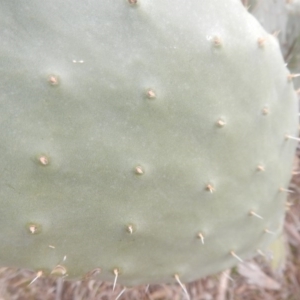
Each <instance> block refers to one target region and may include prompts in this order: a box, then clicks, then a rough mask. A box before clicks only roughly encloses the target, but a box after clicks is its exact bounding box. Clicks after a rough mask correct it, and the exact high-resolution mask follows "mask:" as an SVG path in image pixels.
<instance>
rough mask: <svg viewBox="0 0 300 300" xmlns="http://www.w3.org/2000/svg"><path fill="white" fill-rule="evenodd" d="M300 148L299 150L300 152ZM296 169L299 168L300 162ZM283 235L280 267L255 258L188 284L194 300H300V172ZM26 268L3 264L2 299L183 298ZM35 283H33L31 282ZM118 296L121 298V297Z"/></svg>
mask: <svg viewBox="0 0 300 300" xmlns="http://www.w3.org/2000/svg"><path fill="white" fill-rule="evenodd" d="M299 152H300V151H299ZM296 167H297V169H300V166H299V164H298V160H297V166H296ZM291 189H293V190H294V191H295V193H294V194H292V195H291V196H290V198H289V200H288V201H289V203H291V204H292V205H291V206H290V209H289V210H288V211H287V215H286V221H285V228H284V237H285V247H286V250H287V251H286V260H285V262H284V265H282V268H281V270H280V271H277V272H275V271H273V270H272V269H271V267H270V263H269V262H268V258H267V257H263V256H258V257H256V258H255V259H253V260H251V261H248V262H246V263H243V264H241V265H239V266H238V267H237V268H234V269H232V270H227V271H225V272H223V273H221V274H218V275H216V276H211V277H207V278H204V279H201V280H198V281H195V282H192V283H189V284H187V285H186V287H187V290H188V293H189V297H190V299H191V300H300V175H295V176H294V178H293V181H292V183H291ZM35 277H36V273H33V272H30V271H27V270H16V269H11V268H0V300H31V299H32V300H73V299H74V300H115V299H118V300H125V299H126V300H129V299H130V300H183V299H187V296H186V295H185V294H184V292H183V290H182V288H181V287H180V286H179V285H178V284H174V285H151V286H141V287H138V288H131V289H125V290H124V287H122V286H116V289H115V291H114V292H113V291H112V284H108V283H104V282H100V281H96V280H89V281H85V282H79V281H74V282H69V281H64V280H63V279H54V278H46V277H40V278H37V279H36V280H35V281H34V282H32V283H31V281H32V280H33V279H34V278H35ZM30 283H31V284H30ZM118 297H119V298H118Z"/></svg>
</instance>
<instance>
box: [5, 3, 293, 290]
mask: <svg viewBox="0 0 300 300" xmlns="http://www.w3.org/2000/svg"><path fill="white" fill-rule="evenodd" d="M0 25H1V26H0V28H1V31H0V38H1V39H0V40H1V43H0V56H1V59H0V75H1V76H0V87H1V89H0V91H1V92H0V105H1V117H0V120H1V131H0V145H1V151H0V165H1V180H0V186H1V188H0V196H1V197H0V204H1V218H0V226H1V233H0V238H1V243H0V263H1V265H2V266H17V267H23V268H30V269H35V270H36V271H37V272H38V273H37V274H38V276H40V275H41V274H49V273H52V274H57V275H62V276H67V275H68V276H69V277H68V278H78V277H82V276H83V277H84V276H89V275H95V274H98V276H99V278H101V279H102V280H107V281H115V282H116V281H117V282H120V283H123V284H126V285H136V284H142V283H155V282H174V281H175V280H177V281H179V280H181V281H183V282H186V281H191V280H194V279H196V278H199V277H201V276H205V275H208V274H212V273H214V272H218V271H220V270H223V269H225V268H228V267H231V266H233V265H235V264H236V263H238V262H239V261H241V260H244V259H247V258H249V257H252V256H254V255H256V254H257V252H261V251H264V249H265V248H266V247H267V246H268V245H269V243H270V242H271V241H272V240H273V239H274V238H275V237H276V236H277V234H278V233H279V232H280V231H281V227H282V223H283V218H284V207H285V200H286V194H287V192H288V190H287V186H288V183H289V180H290V174H291V169H292V160H293V156H294V150H295V148H296V144H297V141H295V140H294V137H295V136H297V133H298V129H297V126H298V117H297V109H298V106H297V98H296V94H295V92H294V88H293V82H292V80H293V75H291V74H290V73H289V71H288V70H287V69H286V67H285V64H284V61H283V59H282V57H281V54H280V50H279V46H278V43H277V41H276V39H275V38H274V37H273V36H272V35H270V34H267V33H266V32H265V31H264V29H263V28H262V27H261V26H260V25H259V23H258V22H257V21H256V20H255V19H254V17H252V16H251V15H250V14H248V12H247V11H246V9H245V8H244V7H243V6H242V4H241V3H240V0H227V1H223V0H209V1H201V2H200V1H196V0H186V1H181V0H165V1H160V0H130V1H126V0H115V1H111V0H102V1H96V0H91V1H76V2H74V1H69V0H68V1H63V2H62V1H58V0H52V1H38V0H31V1H18V0H11V1H2V2H1V3H0ZM85 274H87V275H85Z"/></svg>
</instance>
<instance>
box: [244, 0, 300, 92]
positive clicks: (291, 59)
mask: <svg viewBox="0 0 300 300" xmlns="http://www.w3.org/2000/svg"><path fill="white" fill-rule="evenodd" d="M242 2H243V3H244V5H245V6H247V7H248V9H249V11H250V12H251V13H252V14H253V15H254V16H255V17H256V18H257V19H258V21H259V22H260V24H261V25H262V26H263V27H264V28H265V29H266V30H267V31H268V32H270V33H275V34H276V35H278V40H279V43H280V46H281V51H282V54H283V56H284V59H285V61H286V63H287V64H288V68H289V69H290V70H292V71H293V72H294V73H300V54H299V53H300V1H299V0H287V1H284V0H280V1H277V0H264V1H257V0H242ZM295 84H296V87H297V88H299V87H300V80H299V78H298V79H296V82H295Z"/></svg>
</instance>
